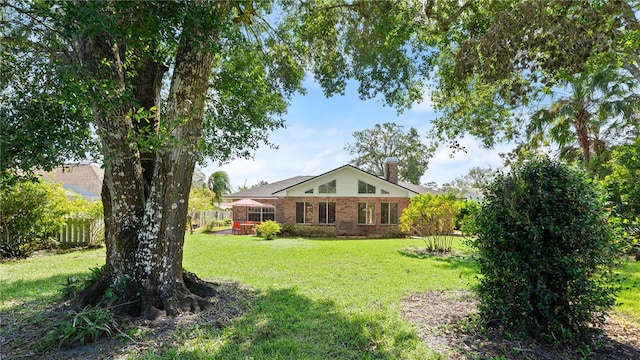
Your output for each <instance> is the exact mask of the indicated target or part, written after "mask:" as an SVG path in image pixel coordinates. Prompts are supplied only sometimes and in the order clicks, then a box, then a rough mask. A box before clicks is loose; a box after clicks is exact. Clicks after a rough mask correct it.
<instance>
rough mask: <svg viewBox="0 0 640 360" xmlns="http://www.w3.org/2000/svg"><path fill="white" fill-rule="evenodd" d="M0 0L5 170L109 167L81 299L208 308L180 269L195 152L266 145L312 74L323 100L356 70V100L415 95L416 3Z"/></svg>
mask: <svg viewBox="0 0 640 360" xmlns="http://www.w3.org/2000/svg"><path fill="white" fill-rule="evenodd" d="M0 4H1V5H2V9H3V13H2V16H3V19H2V20H3V21H2V38H3V41H2V43H1V44H0V46H1V48H0V54H1V55H0V56H2V60H3V61H2V62H1V63H2V65H0V66H2V67H5V68H6V69H11V71H2V75H1V77H0V86H1V88H2V89H3V90H2V91H0V104H2V110H1V112H0V131H2V134H3V135H2V141H0V146H1V147H0V156H1V158H0V164H1V166H2V172H3V176H4V175H5V174H6V173H8V172H9V171H13V170H16V169H21V170H22V171H25V172H29V171H33V169H34V168H44V169H48V168H51V167H53V166H54V165H56V164H58V163H60V162H62V161H63V160H65V161H68V160H69V159H80V158H85V157H88V156H94V157H98V158H99V159H100V160H101V161H102V162H103V163H104V166H105V178H104V184H103V191H102V199H103V204H104V215H105V243H106V247H107V259H106V260H107V261H106V266H105V271H104V273H103V275H102V277H101V278H100V279H99V280H98V281H97V282H96V283H95V284H94V285H93V286H91V287H90V288H88V289H87V290H85V291H84V292H83V293H82V294H81V295H80V297H79V299H78V300H79V305H81V306H84V305H90V304H98V303H100V302H101V301H106V299H105V297H104V294H105V292H110V291H112V290H113V291H115V289H116V288H117V289H119V290H118V291H119V292H120V294H118V295H119V296H118V301H119V302H120V303H121V305H122V306H120V307H118V309H119V310H120V311H123V312H127V313H129V314H132V315H144V316H146V317H155V316H157V315H158V314H161V313H167V314H169V315H172V314H177V313H180V312H183V311H197V310H199V309H201V308H203V307H207V306H210V303H209V302H207V301H206V300H205V298H206V297H208V296H211V295H212V294H213V293H212V291H211V289H210V288H208V287H207V286H206V284H204V283H203V282H202V281H200V280H199V279H197V277H195V276H194V275H193V274H189V273H185V272H184V271H183V269H182V248H183V244H184V233H185V230H186V229H185V224H186V216H187V213H188V196H189V192H190V188H191V182H192V175H193V171H194V166H195V164H196V161H200V160H203V159H205V158H209V159H213V160H216V161H222V162H224V161H226V160H228V159H231V158H233V157H246V156H250V154H251V152H252V150H253V149H256V148H257V147H258V146H259V145H260V144H262V143H266V144H270V143H269V132H270V131H271V130H273V129H275V128H278V127H282V126H283V120H282V117H281V116H282V114H283V113H284V112H285V111H286V108H287V105H288V102H289V100H290V98H291V96H292V94H294V93H296V92H304V89H303V88H302V85H301V84H302V81H303V79H304V77H305V76H306V74H312V76H313V77H314V78H315V80H316V81H317V82H318V83H319V84H320V85H321V86H322V87H323V89H324V91H325V94H326V95H334V94H341V93H343V92H344V89H345V87H346V84H347V82H348V81H349V80H350V79H355V80H356V81H357V83H358V91H359V94H360V97H361V98H363V99H364V98H378V99H380V100H381V101H382V102H383V103H384V104H386V105H390V106H397V107H398V108H399V109H404V108H406V107H408V106H410V104H412V103H413V102H415V101H416V100H418V99H420V98H421V96H422V89H423V86H424V84H423V81H424V76H423V75H424V74H425V69H424V68H423V67H422V65H421V63H420V61H419V59H420V54H421V53H423V52H425V51H426V50H427V45H426V44H425V43H424V42H423V41H421V39H420V36H419V35H418V33H417V32H416V31H415V30H416V28H419V27H420V26H421V24H420V23H419V22H418V21H417V19H415V17H414V16H413V15H415V14H416V13H419V12H420V10H421V8H422V5H421V4H420V3H418V2H415V3H414V2H407V3H405V2H401V3H394V2H391V1H376V2H369V1H355V2H350V1H311V2H299V1H290V0H281V1H245V2H235V1H230V2H225V1H185V2H168V1H144V2H122V1H76V2H70V1H48V2H40V1H38V2H32V1H20V0H19V1H13V0H12V1H8V0H0ZM6 69H4V70H6ZM109 289H112V290H109ZM107 290H109V291H107Z"/></svg>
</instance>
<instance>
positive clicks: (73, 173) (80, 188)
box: [40, 164, 104, 199]
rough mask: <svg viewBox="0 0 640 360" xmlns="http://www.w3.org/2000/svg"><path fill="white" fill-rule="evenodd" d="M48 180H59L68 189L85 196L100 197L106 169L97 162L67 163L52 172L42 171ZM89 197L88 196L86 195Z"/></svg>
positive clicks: (41, 174) (41, 173)
mask: <svg viewBox="0 0 640 360" xmlns="http://www.w3.org/2000/svg"><path fill="white" fill-rule="evenodd" d="M40 176H42V178H43V179H44V180H46V181H52V182H59V183H62V186H63V187H64V188H66V189H69V190H73V191H75V192H77V193H80V194H81V195H83V196H85V193H86V194H87V195H88V194H91V197H95V198H98V199H99V198H100V194H102V180H103V179H104V169H101V168H100V167H98V166H97V165H95V164H66V165H61V166H58V167H56V168H55V169H53V170H51V171H50V172H44V171H41V172H40ZM85 197H87V196H85Z"/></svg>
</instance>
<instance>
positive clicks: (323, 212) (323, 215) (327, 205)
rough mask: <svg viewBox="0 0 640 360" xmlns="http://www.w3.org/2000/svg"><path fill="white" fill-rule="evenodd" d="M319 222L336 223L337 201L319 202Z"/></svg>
mask: <svg viewBox="0 0 640 360" xmlns="http://www.w3.org/2000/svg"><path fill="white" fill-rule="evenodd" d="M318 222H319V223H320V224H335V223H336V203H334V202H320V203H318Z"/></svg>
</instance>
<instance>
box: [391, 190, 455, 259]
mask: <svg viewBox="0 0 640 360" xmlns="http://www.w3.org/2000/svg"><path fill="white" fill-rule="evenodd" d="M454 204H455V198H454V197H453V196H451V195H432V194H421V195H418V196H414V197H413V198H412V199H411V202H410V203H409V206H408V207H407V208H406V209H405V210H404V211H403V212H402V216H401V217H400V229H401V230H402V231H404V232H409V233H416V234H418V235H419V236H421V237H422V238H423V239H424V241H425V245H426V247H427V250H428V251H430V252H448V251H451V242H450V241H441V239H443V238H445V237H444V236H442V235H451V234H453V226H454V214H455V209H454Z"/></svg>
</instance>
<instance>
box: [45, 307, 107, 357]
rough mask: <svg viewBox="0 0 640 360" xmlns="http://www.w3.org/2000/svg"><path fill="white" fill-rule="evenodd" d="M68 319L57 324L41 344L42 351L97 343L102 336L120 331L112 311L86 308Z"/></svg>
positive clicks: (72, 313)
mask: <svg viewBox="0 0 640 360" xmlns="http://www.w3.org/2000/svg"><path fill="white" fill-rule="evenodd" d="M65 317H66V319H65V320H64V321H61V322H59V323H58V324H57V326H56V327H55V329H53V330H52V331H51V332H49V334H47V336H46V337H44V338H43V341H42V342H41V343H40V345H39V347H40V349H39V350H40V351H47V350H51V349H54V348H56V347H57V348H60V347H63V346H70V345H76V344H78V343H79V344H82V345H84V344H87V343H91V342H95V341H96V340H98V339H99V338H100V337H102V336H111V335H113V334H114V333H116V331H118V322H117V320H116V318H115V316H114V314H113V312H112V311H111V310H110V309H105V308H100V307H96V308H85V309H82V310H81V311H80V312H75V311H70V312H69V313H67V314H66V316H65Z"/></svg>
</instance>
